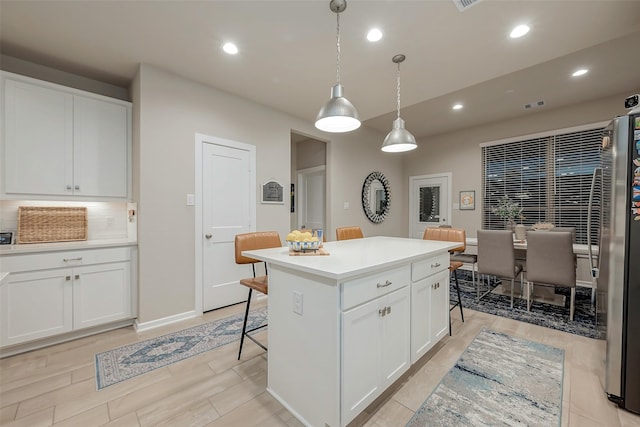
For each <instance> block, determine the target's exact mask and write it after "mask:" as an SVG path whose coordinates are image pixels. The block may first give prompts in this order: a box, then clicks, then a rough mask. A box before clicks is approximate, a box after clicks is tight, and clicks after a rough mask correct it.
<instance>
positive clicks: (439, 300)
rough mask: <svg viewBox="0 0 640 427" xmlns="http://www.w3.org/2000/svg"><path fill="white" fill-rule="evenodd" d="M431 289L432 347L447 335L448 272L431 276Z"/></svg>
mask: <svg viewBox="0 0 640 427" xmlns="http://www.w3.org/2000/svg"><path fill="white" fill-rule="evenodd" d="M433 277H434V280H433V284H432V285H431V286H430V288H431V340H432V345H433V344H435V343H437V342H438V341H440V338H442V337H443V336H445V335H446V334H448V333H449V270H445V271H443V272H442V273H438V274H437V275H435V276H433Z"/></svg>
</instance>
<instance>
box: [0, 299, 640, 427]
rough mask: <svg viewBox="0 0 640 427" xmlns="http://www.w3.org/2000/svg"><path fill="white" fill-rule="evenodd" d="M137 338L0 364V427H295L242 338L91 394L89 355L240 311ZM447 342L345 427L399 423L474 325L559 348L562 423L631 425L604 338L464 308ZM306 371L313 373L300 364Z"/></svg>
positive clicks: (89, 342) (637, 421) (261, 360)
mask: <svg viewBox="0 0 640 427" xmlns="http://www.w3.org/2000/svg"><path fill="white" fill-rule="evenodd" d="M242 308H243V306H241V305H240V306H234V307H228V308H225V309H222V310H218V311H215V312H212V313H207V314H206V315H205V316H204V317H203V318H201V319H197V320H192V321H186V322H182V323H180V324H178V325H172V327H170V328H159V329H155V330H153V331H148V332H146V333H140V334H136V333H135V331H134V330H133V328H131V327H129V328H122V329H118V330H115V331H111V332H106V333H103V334H99V335H95V336H92V337H88V338H83V339H78V340H75V341H72V342H68V343H64V344H59V345H56V346H52V347H48V348H46V349H41V350H36V351H32V352H29V353H25V354H22V355H18V356H13V357H8V358H5V359H2V360H0V406H1V409H0V425H3V426H28V427H38V426H50V425H55V426H65V427H66V426H81V427H88V426H98V425H108V426H163V425H166V426H267V427H268V426H290V427H292V426H300V425H301V424H300V423H299V422H298V421H297V420H296V419H295V418H294V417H293V416H292V415H291V414H290V413H289V412H287V410H286V409H284V408H283V407H282V405H280V404H279V403H278V402H277V401H276V400H275V399H273V398H272V397H271V396H270V395H269V393H267V392H266V391H265V387H266V381H267V379H266V368H267V355H266V353H265V352H263V351H262V350H261V349H260V348H258V347H257V346H256V345H255V344H253V343H252V342H250V341H248V342H247V343H246V344H245V348H244V350H243V355H242V360H241V361H237V360H236V357H237V349H238V343H232V344H229V345H226V346H223V347H220V348H218V349H215V350H212V351H209V352H207V353H204V354H201V355H198V356H195V357H192V358H190V359H187V360H184V361H182V362H178V363H175V364H173V365H170V366H167V367H164V368H161V369H158V370H155V371H152V372H150V373H147V374H144V375H141V376H139V377H136V378H133V379H130V380H127V381H124V382H122V383H119V384H115V385H112V386H110V387H107V388H105V389H103V390H101V391H96V382H95V367H94V354H95V353H97V352H101V351H105V350H109V349H111V348H114V347H117V346H121V345H125V344H129V343H132V342H135V341H137V340H144V339H148V338H152V337H154V336H158V335H162V334H165V333H168V332H172V331H175V330H180V329H184V328H186V327H189V326H193V325H195V324H198V323H202V322H207V321H211V320H214V319H216V318H220V317H225V316H228V315H230V314H233V313H237V312H240V311H241V310H242ZM452 315H453V319H454V320H453V337H451V338H450V337H446V338H445V339H444V340H443V341H441V343H440V344H439V345H437V346H436V348H434V349H433V350H432V351H431V352H430V353H429V354H427V355H426V356H425V357H424V358H423V359H422V360H421V361H420V362H419V363H418V364H417V366H415V367H414V368H412V369H411V371H410V372H409V373H408V374H407V375H405V376H404V377H403V378H402V380H401V381H400V382H399V384H397V385H396V386H395V387H394V389H393V390H391V391H389V392H388V393H386V394H385V395H384V396H382V397H381V398H380V399H378V400H377V401H376V402H374V404H372V406H371V407H369V408H368V409H367V410H366V411H365V412H366V413H365V414H363V415H362V417H361V419H360V418H359V419H357V420H356V421H355V422H354V423H352V424H353V425H363V424H364V425H366V426H404V425H405V423H406V422H407V421H408V420H409V419H410V418H411V416H412V415H413V413H414V411H415V410H417V409H418V408H419V407H420V405H421V404H422V402H423V401H424V400H425V399H426V397H427V396H428V395H429V393H430V392H431V390H432V389H433V388H434V387H435V386H436V385H437V384H438V383H439V381H440V380H441V379H442V377H443V376H444V375H445V374H446V373H447V371H448V370H449V369H450V368H451V367H452V366H453V364H454V363H455V361H456V360H457V359H458V357H459V356H460V355H461V354H462V352H463V350H464V349H465V348H466V347H467V345H468V344H469V343H470V342H471V340H472V339H473V338H474V337H475V336H476V334H477V333H478V332H479V331H480V329H481V328H483V327H488V328H491V329H494V330H497V331H502V332H506V333H509V334H512V335H515V336H519V337H524V338H527V339H530V340H535V341H539V342H543V343H545V344H549V345H552V346H555V347H560V348H564V349H565V371H564V386H563V387H564V388H563V402H562V426H580V427H590V426H593V427H596V426H603V427H605V426H606V427H623V426H640V417H638V416H636V415H633V414H631V413H629V412H626V411H623V410H620V409H618V408H617V407H616V406H615V405H613V404H612V403H610V402H609V401H608V400H607V399H606V397H605V395H604V392H603V387H602V385H601V378H602V372H603V369H604V342H603V341H596V340H592V339H588V338H583V337H579V336H576V335H571V334H566V333H562V332H558V331H554V330H551V329H546V328H542V327H538V326H534V325H529V324H526V323H521V322H518V321H514V320H508V319H504V318H501V317H496V316H492V315H488V314H484V313H479V312H474V311H471V310H465V321H466V322H465V323H461V322H460V321H459V313H458V311H457V310H454V311H453V312H452ZM309 369H313V367H312V366H309Z"/></svg>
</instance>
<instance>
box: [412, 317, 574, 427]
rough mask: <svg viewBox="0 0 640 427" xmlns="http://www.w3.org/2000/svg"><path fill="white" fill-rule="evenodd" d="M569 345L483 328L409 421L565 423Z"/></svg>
mask: <svg viewBox="0 0 640 427" xmlns="http://www.w3.org/2000/svg"><path fill="white" fill-rule="evenodd" d="M563 370H564V350H561V349H558V348H555V347H550V346H547V345H544V344H540V343H536V342H533V341H528V340H525V339H522V338H515V337H512V336H509V335H506V334H503V333H499V332H494V331H490V330H486V329H483V330H482V331H480V333H479V334H478V336H477V337H476V338H475V339H474V340H473V341H472V342H471V344H470V345H469V347H467V349H466V350H465V351H464V353H463V354H462V356H460V359H458V361H457V362H456V364H455V366H454V367H453V368H451V370H450V371H449V372H448V373H447V375H446V376H445V377H444V378H443V379H442V381H441V382H440V384H438V386H437V387H436V388H435V390H434V391H433V392H432V393H431V395H430V396H429V397H428V398H427V400H426V401H425V402H424V403H423V404H422V406H421V407H420V408H419V409H418V410H417V411H416V413H415V415H414V416H413V418H411V420H410V421H409V422H408V423H407V427H418V426H446V427H449V426H544V427H550V426H559V425H560V421H561V411H562V378H563Z"/></svg>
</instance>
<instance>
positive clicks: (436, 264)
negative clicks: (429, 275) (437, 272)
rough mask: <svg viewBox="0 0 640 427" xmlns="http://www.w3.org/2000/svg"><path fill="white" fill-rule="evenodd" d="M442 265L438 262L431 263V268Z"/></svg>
mask: <svg viewBox="0 0 640 427" xmlns="http://www.w3.org/2000/svg"><path fill="white" fill-rule="evenodd" d="M438 267H440V263H439V262H436V263H435V264H431V268H438Z"/></svg>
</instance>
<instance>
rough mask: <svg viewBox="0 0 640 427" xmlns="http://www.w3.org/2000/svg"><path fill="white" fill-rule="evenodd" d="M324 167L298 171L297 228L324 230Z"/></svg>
mask: <svg viewBox="0 0 640 427" xmlns="http://www.w3.org/2000/svg"><path fill="white" fill-rule="evenodd" d="M324 181H325V167H324V166H318V167H314V168H309V169H302V170H299V171H298V227H300V228H303V227H304V228H320V229H323V230H324V209H325V207H324V185H325V184H324Z"/></svg>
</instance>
